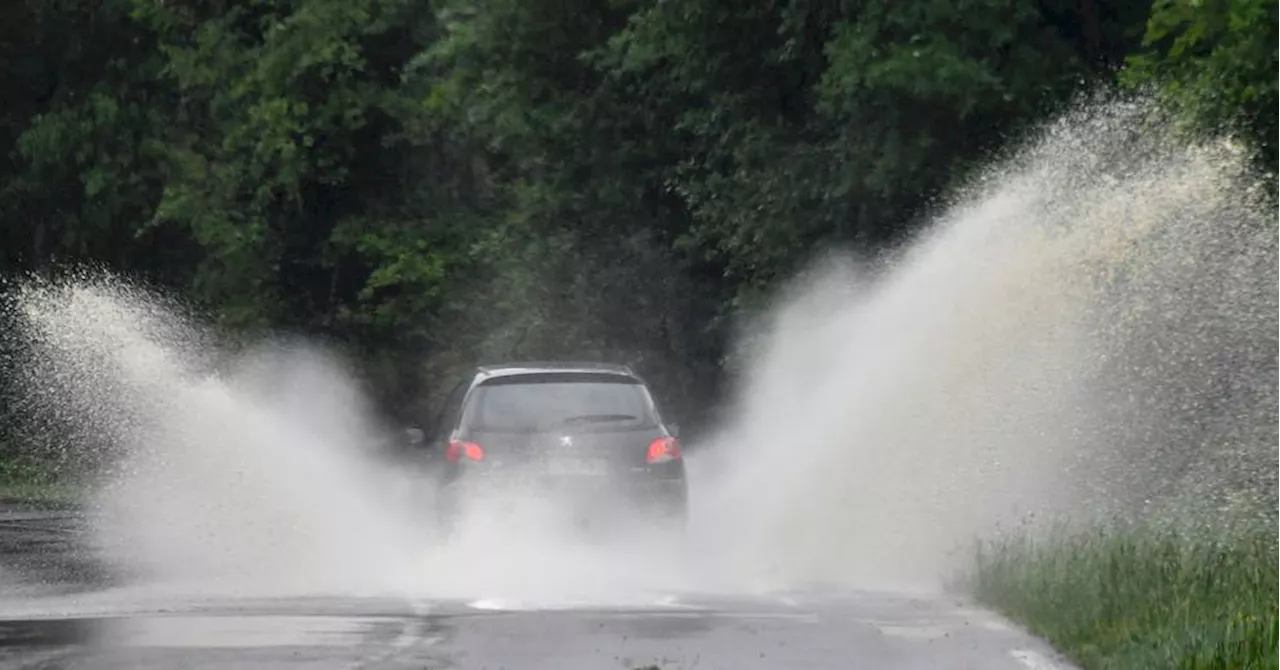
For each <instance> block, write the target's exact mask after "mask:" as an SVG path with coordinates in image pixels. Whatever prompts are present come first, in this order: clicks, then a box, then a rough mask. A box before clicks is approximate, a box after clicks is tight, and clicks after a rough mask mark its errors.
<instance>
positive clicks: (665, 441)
mask: <svg viewBox="0 0 1280 670" xmlns="http://www.w3.org/2000/svg"><path fill="white" fill-rule="evenodd" d="M678 458H680V441H679V440H677V439H676V438H674V437H660V438H658V439H656V440H654V441H652V442H650V443H649V453H648V454H646V455H645V458H644V460H645V461H646V462H648V463H668V462H670V461H674V460H676V459H678Z"/></svg>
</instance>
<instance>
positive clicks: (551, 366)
mask: <svg viewBox="0 0 1280 670" xmlns="http://www.w3.org/2000/svg"><path fill="white" fill-rule="evenodd" d="M584 372H587V373H590V372H598V373H600V372H602V373H608V374H616V375H624V376H627V377H632V378H636V379H638V377H636V373H635V372H634V371H632V369H631V368H630V367H628V366H626V365H621V364H618V363H596V362H588V361H520V362H511V363H499V364H489V365H481V366H477V367H476V377H477V381H481V380H484V379H495V378H497V377H510V376H514V375H527V374H548V373H549V374H555V373H579V374H580V373H584Z"/></svg>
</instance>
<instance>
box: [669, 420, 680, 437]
mask: <svg viewBox="0 0 1280 670" xmlns="http://www.w3.org/2000/svg"><path fill="white" fill-rule="evenodd" d="M667 431H668V432H670V433H671V437H680V424H678V423H669V424H667Z"/></svg>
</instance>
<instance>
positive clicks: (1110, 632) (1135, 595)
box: [972, 519, 1280, 670]
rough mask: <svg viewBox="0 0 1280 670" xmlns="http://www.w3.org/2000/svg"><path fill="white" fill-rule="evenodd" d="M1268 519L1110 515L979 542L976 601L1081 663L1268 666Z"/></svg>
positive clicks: (1271, 571) (1271, 630) (1096, 666)
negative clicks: (1239, 521)
mask: <svg viewBox="0 0 1280 670" xmlns="http://www.w3.org/2000/svg"><path fill="white" fill-rule="evenodd" d="M1276 543H1277V534H1276V524H1275V523H1274V519H1273V520H1272V521H1271V522H1270V523H1263V522H1257V523H1252V524H1250V525H1248V526H1246V527H1243V528H1241V527H1225V528H1224V527H1215V526H1212V525H1210V526H1198V527H1192V526H1161V525H1157V524H1153V523H1142V524H1132V523H1116V524H1111V525H1106V526H1102V527H1096V528H1093V529H1089V530H1077V531H1068V530H1065V529H1063V530H1060V531H1058V532H1056V533H1050V534H1048V535H1046V536H1035V537H1033V536H1029V535H1027V536H1019V535H1013V536H1009V537H1004V538H1000V539H996V540H993V541H988V542H985V543H984V544H983V545H982V546H981V548H980V550H979V551H978V554H977V564H976V568H975V571H974V575H973V582H972V588H973V591H974V594H975V595H976V597H977V598H978V599H979V600H980V601H982V602H984V603H986V604H988V605H990V606H992V607H994V608H995V609H997V610H998V611H1000V612H1002V613H1004V614H1005V615H1007V616H1009V617H1010V618H1012V619H1013V620H1015V621H1018V622H1020V623H1022V624H1024V625H1026V626H1027V627H1028V628H1029V629H1030V630H1031V631H1032V632H1034V633H1036V634H1038V635H1041V636H1043V637H1044V638H1045V639H1047V640H1048V641H1049V642H1051V643H1052V644H1053V645H1054V646H1055V647H1056V648H1057V649H1058V650H1059V651H1061V652H1063V653H1064V654H1066V655H1067V656H1069V657H1070V658H1071V659H1072V660H1073V661H1075V662H1076V663H1078V664H1079V665H1080V666H1081V667H1082V668H1084V669H1085V670H1101V669H1117V670H1118V669H1121V668H1124V669H1128V668H1179V669H1184V670H1210V669H1213V670H1227V669H1229V668H1231V669H1236V668H1239V669H1244V668H1258V669H1262V668H1275V667H1276V666H1277V664H1278V663H1280V656H1278V654H1280V651H1278V650H1280V637H1278V634H1280V633H1278V631H1280V629H1278V628H1277V625H1278V623H1277V602H1278V601H1280V593H1278V592H1277V580H1278V579H1280V575H1278V574H1277V563H1278V560H1280V557H1278V556H1277V551H1276V546H1277V544H1276Z"/></svg>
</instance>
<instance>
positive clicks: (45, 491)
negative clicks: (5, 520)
mask: <svg viewBox="0 0 1280 670" xmlns="http://www.w3.org/2000/svg"><path fill="white" fill-rule="evenodd" d="M83 501H84V488H83V487H81V486H78V485H76V484H74V483H68V482H54V483H31V482H17V481H12V482H11V481H4V480H0V505H14V504H21V505H34V506H38V507H58V508H61V507H75V506H77V505H79V504H81V503H82V502H83Z"/></svg>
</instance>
